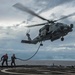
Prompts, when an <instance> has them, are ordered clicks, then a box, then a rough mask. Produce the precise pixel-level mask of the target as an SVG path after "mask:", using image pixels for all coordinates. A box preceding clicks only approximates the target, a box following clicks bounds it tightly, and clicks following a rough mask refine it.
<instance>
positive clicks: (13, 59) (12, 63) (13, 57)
mask: <svg viewBox="0 0 75 75" xmlns="http://www.w3.org/2000/svg"><path fill="white" fill-rule="evenodd" d="M15 59H17V58H16V57H15V54H13V55H12V56H11V66H13V65H14V66H16V64H15Z"/></svg>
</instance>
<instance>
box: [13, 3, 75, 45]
mask: <svg viewBox="0 0 75 75" xmlns="http://www.w3.org/2000/svg"><path fill="white" fill-rule="evenodd" d="M13 7H15V8H17V9H19V10H21V11H23V12H27V13H29V14H31V15H33V16H36V17H38V18H40V19H42V20H45V21H47V22H46V23H41V24H35V25H29V26H27V27H35V26H42V25H43V27H42V28H41V29H39V34H38V36H37V37H35V38H34V39H33V40H32V39H31V37H30V34H29V33H27V34H26V35H27V37H28V40H22V41H21V43H27V44H37V43H38V42H41V45H43V44H42V41H46V40H51V41H54V40H57V39H61V41H64V36H66V35H67V34H68V33H69V32H72V31H73V24H70V25H67V24H64V23H60V22H57V21H59V20H62V19H66V18H68V17H71V16H73V15H75V13H72V14H69V15H67V16H64V17H62V18H60V19H57V20H48V19H46V18H43V17H41V16H40V15H38V14H36V13H35V12H34V11H32V10H31V9H29V8H27V7H25V6H23V5H22V4H20V3H16V4H15V5H13Z"/></svg>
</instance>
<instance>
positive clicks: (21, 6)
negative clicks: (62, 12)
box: [13, 3, 50, 22]
mask: <svg viewBox="0 0 75 75" xmlns="http://www.w3.org/2000/svg"><path fill="white" fill-rule="evenodd" d="M13 7H15V8H17V9H19V10H21V11H24V12H28V13H30V14H32V15H34V16H36V17H38V18H40V19H42V20H46V21H49V20H48V19H45V18H43V17H41V16H40V15H38V14H36V13H35V12H34V11H32V10H30V9H29V8H27V7H25V6H23V5H22V4H21V3H16V4H15V5H13ZM49 22H50V21H49Z"/></svg>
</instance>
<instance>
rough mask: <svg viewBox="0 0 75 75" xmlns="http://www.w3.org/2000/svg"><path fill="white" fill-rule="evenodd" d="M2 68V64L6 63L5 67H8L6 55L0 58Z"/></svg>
mask: <svg viewBox="0 0 75 75" xmlns="http://www.w3.org/2000/svg"><path fill="white" fill-rule="evenodd" d="M1 61H2V66H3V65H4V62H6V66H8V55H7V54H5V55H3V56H2V57H1Z"/></svg>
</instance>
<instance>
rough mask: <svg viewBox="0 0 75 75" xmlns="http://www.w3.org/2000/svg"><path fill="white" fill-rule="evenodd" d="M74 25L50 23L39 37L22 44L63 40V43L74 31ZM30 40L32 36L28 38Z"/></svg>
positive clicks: (40, 31)
mask: <svg viewBox="0 0 75 75" xmlns="http://www.w3.org/2000/svg"><path fill="white" fill-rule="evenodd" d="M72 28H73V24H71V25H70V26H69V25H66V24H63V23H50V24H47V25H45V26H43V27H42V28H41V29H40V30H39V35H38V36H37V37H36V38H34V39H33V40H28V41H26V40H22V43H30V44H36V43H38V42H42V41H46V40H51V41H54V40H57V39H59V38H61V41H63V40H64V36H66V35H67V34H68V33H69V32H71V31H72ZM28 38H30V36H28Z"/></svg>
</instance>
